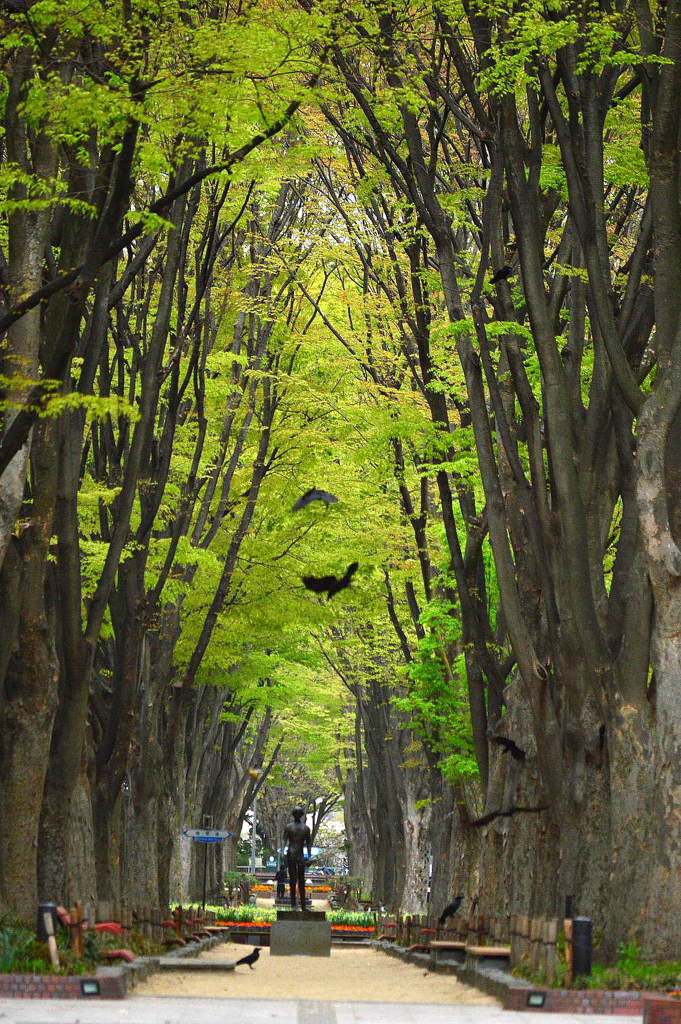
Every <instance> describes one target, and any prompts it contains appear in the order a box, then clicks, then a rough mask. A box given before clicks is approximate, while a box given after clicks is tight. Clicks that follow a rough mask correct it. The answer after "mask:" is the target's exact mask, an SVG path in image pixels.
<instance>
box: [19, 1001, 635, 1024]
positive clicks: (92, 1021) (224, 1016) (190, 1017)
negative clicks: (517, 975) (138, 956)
mask: <svg viewBox="0 0 681 1024" xmlns="http://www.w3.org/2000/svg"><path fill="white" fill-rule="evenodd" d="M615 1021H627V1022H628V1024H641V1018H640V1017H611V1016H609V1015H603V1014H590V1015H589V1016H587V1017H584V1016H581V1015H579V1014H574V1013H537V1012H532V1013H527V1012H526V1013H511V1012H510V1011H507V1010H502V1009H501V1008H500V1007H497V1006H462V1005H460V1004H456V1003H449V1004H447V1005H443V1004H442V1003H431V1004H422V1003H419V1004H415V1003H340V1002H329V1003H326V1002H321V1001H317V1000H312V999H287V1000H279V999H194V998H190V997H179V998H173V999H170V998H168V997H166V998H153V997H150V996H130V997H128V999H121V1000H97V1001H94V1000H93V1001H92V1002H90V1001H89V1000H87V999H51V1000H49V1001H48V1000H40V999H35V1000H33V999H0V1024H188V1022H191V1024H615Z"/></svg>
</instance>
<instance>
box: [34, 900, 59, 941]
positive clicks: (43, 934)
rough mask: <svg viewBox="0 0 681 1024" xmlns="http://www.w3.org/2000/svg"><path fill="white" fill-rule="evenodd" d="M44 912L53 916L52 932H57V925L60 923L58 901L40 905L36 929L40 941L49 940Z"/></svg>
mask: <svg viewBox="0 0 681 1024" xmlns="http://www.w3.org/2000/svg"><path fill="white" fill-rule="evenodd" d="M43 914H49V915H50V917H51V918H52V934H53V935H56V934H57V925H58V923H59V921H58V918H57V904H56V903H40V904H39V905H38V927H37V929H36V931H37V933H38V939H39V941H40V942H47V936H48V932H47V928H46V927H45V919H44V917H43Z"/></svg>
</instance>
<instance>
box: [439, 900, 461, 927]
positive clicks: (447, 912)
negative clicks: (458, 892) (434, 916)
mask: <svg viewBox="0 0 681 1024" xmlns="http://www.w3.org/2000/svg"><path fill="white" fill-rule="evenodd" d="M462 903H463V896H455V897H454V899H453V900H452V902H451V903H448V904H447V906H446V907H445V909H444V910H443V911H442V913H441V914H440V917H439V918H438V923H439V924H440V925H443V924H444V923H445V921H446V920H447V918H448V917H451V916H452V914H456V912H457V910H458V909H459V907H460V906H461V904H462Z"/></svg>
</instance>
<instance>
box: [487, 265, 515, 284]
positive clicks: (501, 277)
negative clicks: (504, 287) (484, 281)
mask: <svg viewBox="0 0 681 1024" xmlns="http://www.w3.org/2000/svg"><path fill="white" fill-rule="evenodd" d="M513 274H515V270H514V269H513V267H509V265H508V263H506V264H505V265H504V266H503V267H501V269H500V270H497V271H496V273H494V274H492V276H491V277H490V281H491V282H492V284H496V283H497V281H506V280H507V278H509V277H511V276H512V275H513Z"/></svg>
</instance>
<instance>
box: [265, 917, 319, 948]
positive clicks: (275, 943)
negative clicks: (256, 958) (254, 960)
mask: <svg viewBox="0 0 681 1024" xmlns="http://www.w3.org/2000/svg"><path fill="white" fill-rule="evenodd" d="M270 956H331V924H330V923H329V922H328V921H327V920H326V914H325V913H324V911H316V910H278V911H277V920H276V921H275V922H274V924H273V925H272V932H271V935H270Z"/></svg>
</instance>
